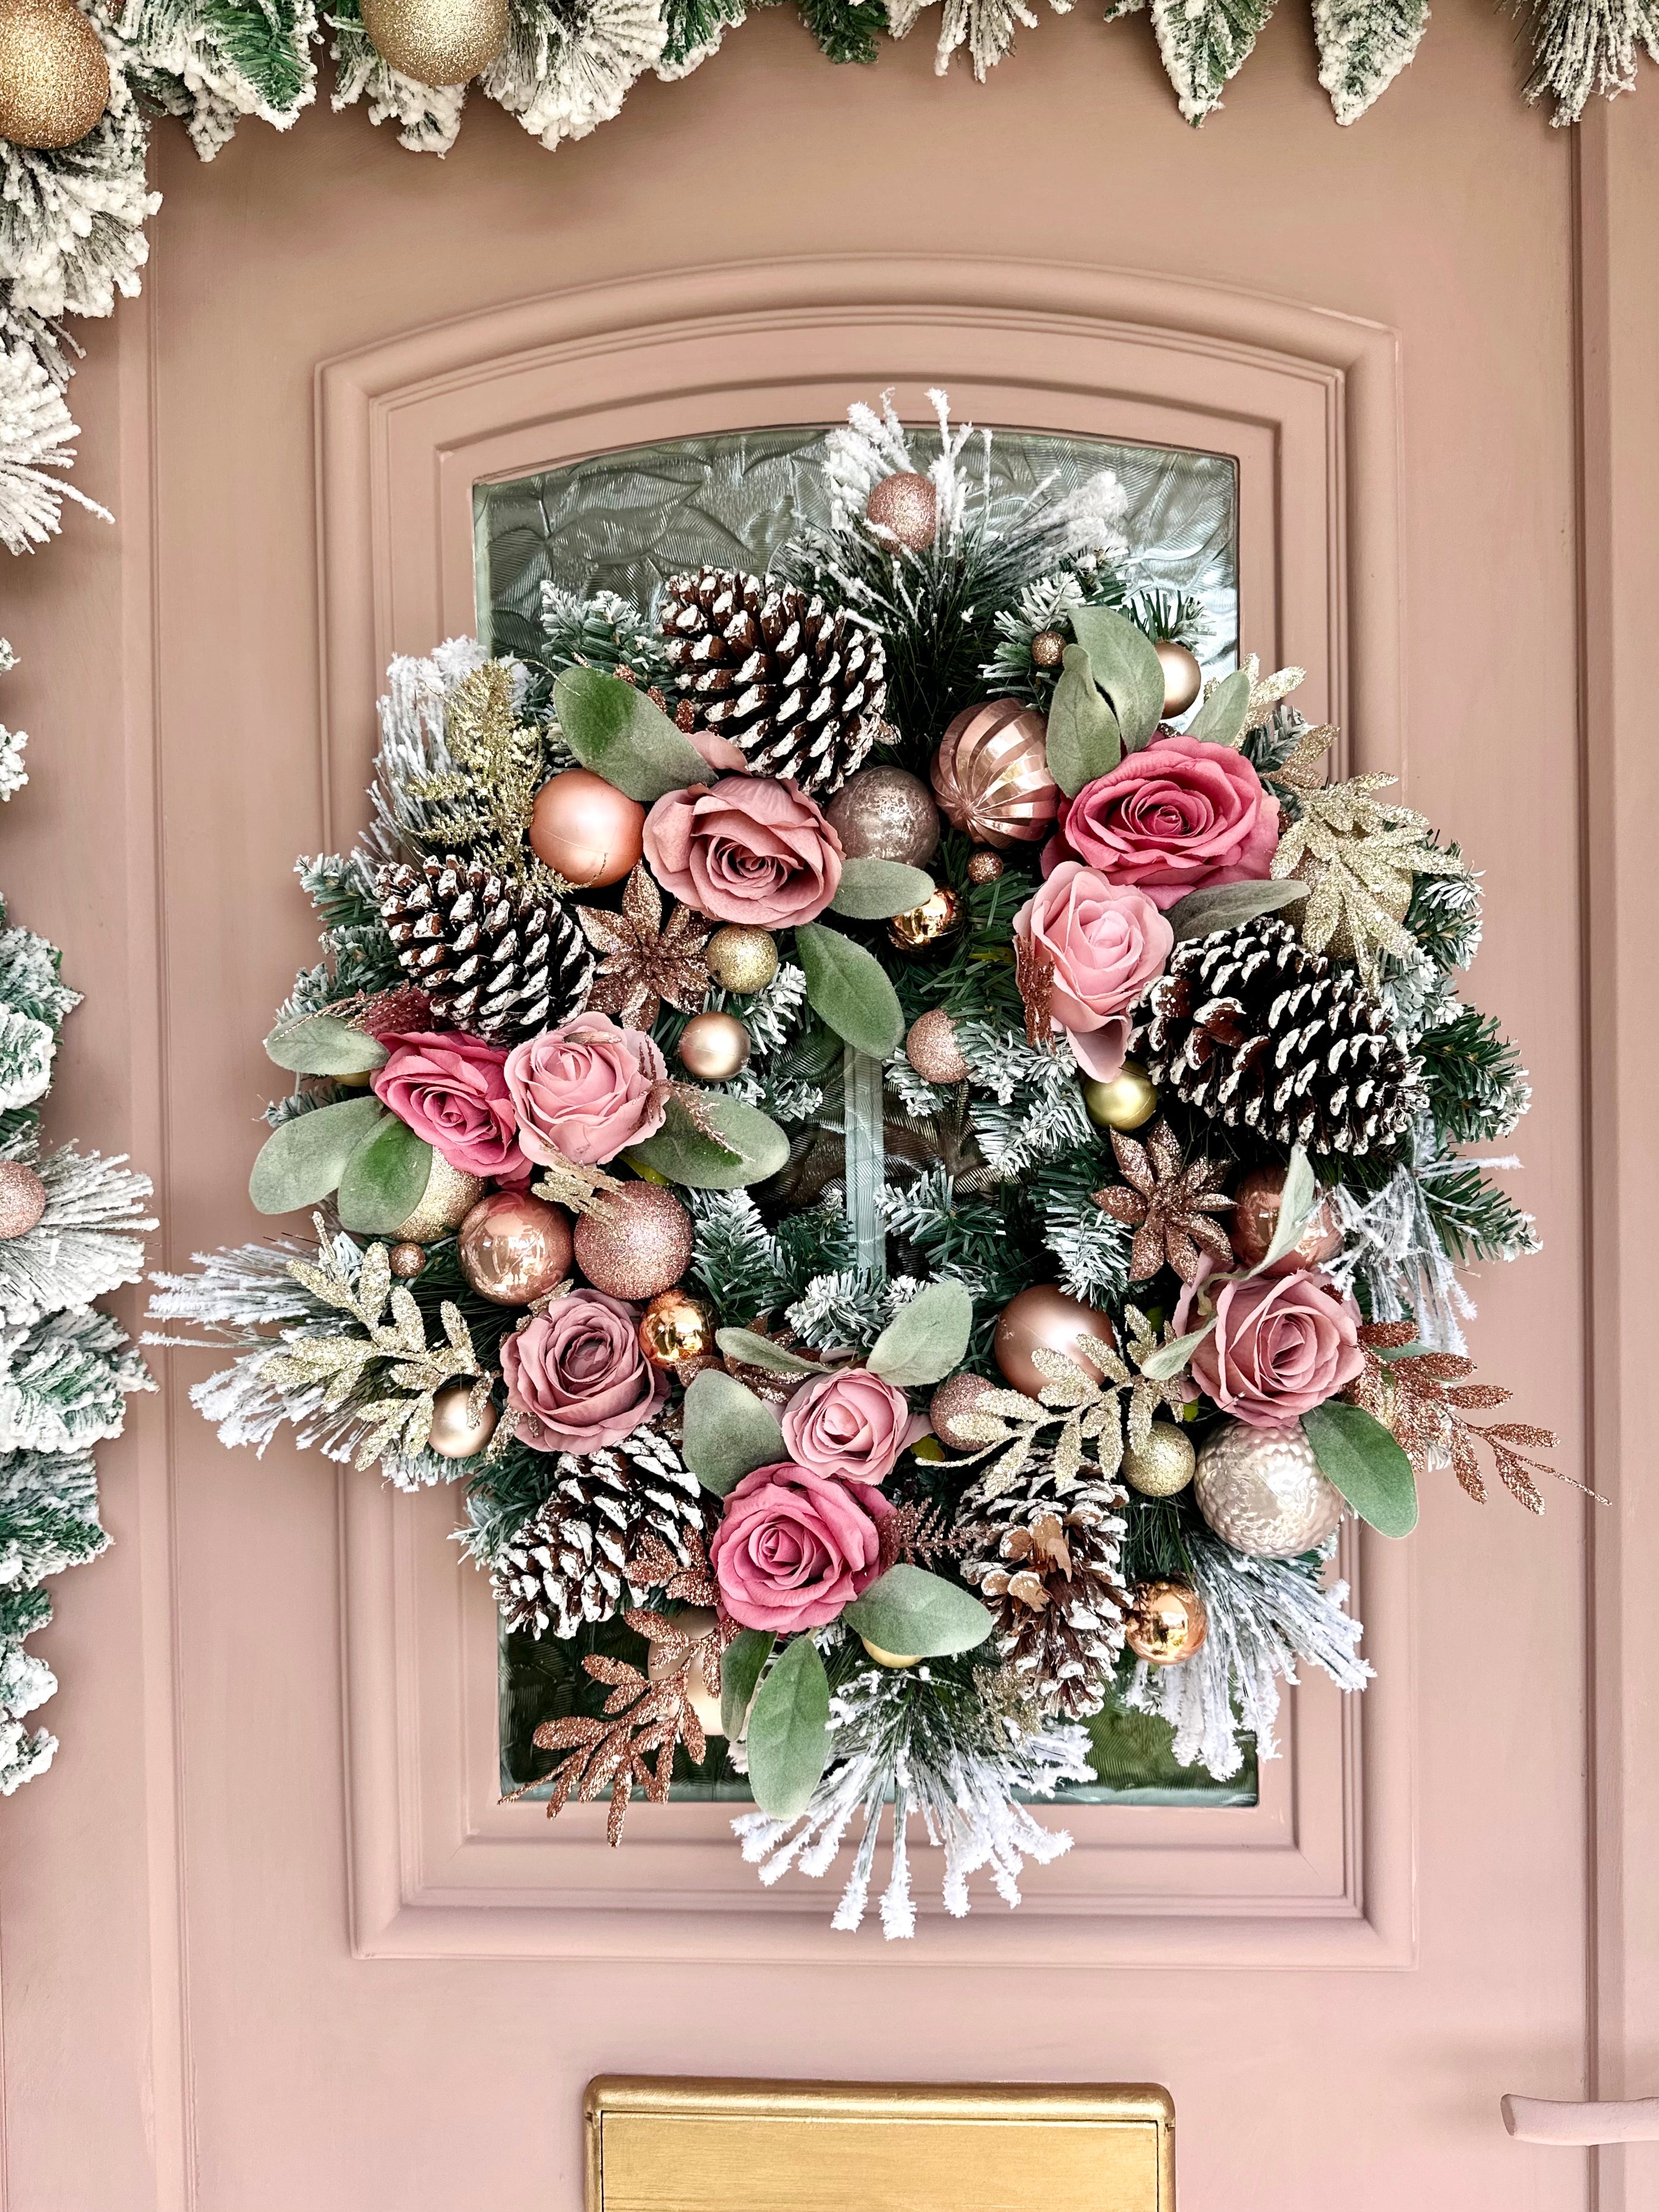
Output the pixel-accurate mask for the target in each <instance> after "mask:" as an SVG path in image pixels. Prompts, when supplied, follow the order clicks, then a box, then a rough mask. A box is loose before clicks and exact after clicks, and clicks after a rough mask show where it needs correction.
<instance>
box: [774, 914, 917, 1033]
mask: <svg viewBox="0 0 1659 2212" xmlns="http://www.w3.org/2000/svg"><path fill="white" fill-rule="evenodd" d="M795 951H796V954H797V956H798V957H799V961H800V964H801V971H802V973H803V974H804V975H805V977H806V1003H807V1005H808V1006H811V1009H812V1012H814V1013H815V1014H816V1015H817V1018H818V1019H819V1020H820V1021H821V1022H822V1023H823V1024H824V1025H825V1027H826V1028H828V1029H832V1030H834V1031H835V1033H836V1036H838V1037H841V1038H842V1040H843V1041H844V1042H846V1043H848V1044H850V1045H851V1046H853V1047H854V1049H855V1050H856V1051H859V1052H866V1053H868V1054H869V1055H870V1057H871V1059H872V1060H885V1059H886V1058H887V1056H888V1054H890V1053H892V1052H894V1051H896V1049H897V1047H898V1041H899V1039H900V1038H901V1037H902V1036H903V1035H904V1014H903V1011H902V1008H901V1007H900V1006H899V1002H898V993H897V992H896V990H895V989H894V988H893V987H892V985H891V983H890V982H889V981H888V980H887V976H886V974H885V972H884V969H883V968H882V964H881V963H880V961H879V960H878V959H877V958H876V957H875V955H874V953H872V952H866V951H865V949H864V947H863V946H862V945H854V942H853V940H852V939H851V938H850V937H843V936H842V933H841V932H840V930H838V929H826V928H825V927H823V923H822V922H818V921H809V922H803V923H802V924H801V925H800V926H799V927H798V928H797V929H796V931H795Z"/></svg>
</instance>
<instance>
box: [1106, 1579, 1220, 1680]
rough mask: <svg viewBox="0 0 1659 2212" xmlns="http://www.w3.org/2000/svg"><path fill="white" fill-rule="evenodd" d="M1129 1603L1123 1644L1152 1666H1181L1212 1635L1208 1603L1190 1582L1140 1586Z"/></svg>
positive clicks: (1131, 1592)
mask: <svg viewBox="0 0 1659 2212" xmlns="http://www.w3.org/2000/svg"><path fill="white" fill-rule="evenodd" d="M1129 1602H1130V1604H1131V1606H1132V1607H1133V1611H1132V1612H1131V1613H1129V1614H1128V1616H1127V1619H1126V1620H1125V1621H1124V1624H1123V1641H1124V1642H1125V1643H1126V1644H1127V1645H1128V1647H1129V1649H1130V1650H1131V1651H1133V1653H1134V1655H1135V1657H1136V1658H1137V1659H1144V1660H1145V1661H1146V1663H1147V1665H1148V1666H1149V1667H1178V1666H1179V1665H1180V1664H1181V1662H1182V1660H1183V1659H1190V1658H1191V1657H1192V1656H1193V1654H1194V1651H1196V1650H1198V1649H1199V1648H1200V1645H1201V1644H1203V1641H1204V1639H1205V1638H1206V1636H1207V1635H1208V1634H1209V1632H1210V1616H1209V1614H1208V1613H1206V1611H1205V1610H1204V1601H1203V1599H1202V1598H1201V1597H1200V1595H1199V1594H1198V1592H1197V1591H1196V1590H1195V1589H1194V1588H1193V1586H1192V1584H1191V1583H1137V1584H1136V1586H1135V1588H1134V1589H1132V1590H1131V1591H1130V1593H1129Z"/></svg>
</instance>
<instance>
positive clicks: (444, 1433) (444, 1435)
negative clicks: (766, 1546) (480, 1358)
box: [428, 1383, 501, 1459]
mask: <svg viewBox="0 0 1659 2212" xmlns="http://www.w3.org/2000/svg"><path fill="white" fill-rule="evenodd" d="M472 1390H473V1385H472V1384H471V1383H445V1384H444V1387H443V1389H441V1390H440V1391H439V1392H438V1393H437V1395H436V1396H435V1398H434V1399H433V1401H432V1434H431V1437H430V1438H429V1439H428V1442H429V1443H430V1444H431V1447H432V1449H433V1450H434V1451H435V1452H436V1453H437V1455H438V1456H439V1458H440V1459H471V1457H472V1456H473V1455H474V1453H475V1452H481V1451H482V1450H483V1448H484V1446H485V1445H486V1444H487V1443H489V1439H490V1438H491V1437H493V1436H494V1435H495V1424H496V1422H497V1421H498V1420H499V1419H501V1414H500V1412H499V1410H498V1409H497V1407H495V1405H494V1404H493V1403H492V1402H491V1401H488V1400H486V1401H485V1403H484V1407H483V1412H482V1413H477V1414H475V1413H473V1410H472Z"/></svg>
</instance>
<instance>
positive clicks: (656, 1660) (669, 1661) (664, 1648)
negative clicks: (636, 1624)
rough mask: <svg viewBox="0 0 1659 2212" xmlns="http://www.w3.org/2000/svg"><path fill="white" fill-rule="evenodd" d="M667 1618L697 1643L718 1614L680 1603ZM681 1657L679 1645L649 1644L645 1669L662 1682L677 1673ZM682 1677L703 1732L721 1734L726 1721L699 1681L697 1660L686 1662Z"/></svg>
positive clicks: (712, 1695)
mask: <svg viewBox="0 0 1659 2212" xmlns="http://www.w3.org/2000/svg"><path fill="white" fill-rule="evenodd" d="M668 1618H669V1619H670V1620H672V1622H673V1624H674V1626H675V1627H676V1628H677V1629H678V1631H679V1632H680V1634H681V1635H682V1636H684V1638H686V1639H687V1641H688V1642H690V1643H692V1644H697V1643H700V1642H701V1641H702V1638H704V1637H705V1636H707V1635H708V1632H709V1631H710V1630H711V1629H712V1628H713V1627H714V1625H715V1621H716V1620H717V1618H718V1616H717V1615H716V1614H715V1613H713V1612H712V1611H711V1610H710V1609H709V1607H707V1606H702V1605H687V1606H682V1607H681V1608H680V1609H679V1611H678V1613H671V1614H670V1615H669V1616H668ZM684 1659H685V1653H684V1650H683V1649H682V1647H681V1646H680V1645H678V1644H659V1643H653V1644H651V1646H650V1647H649V1650H648V1653H647V1658H646V1662H645V1671H646V1673H647V1674H648V1675H649V1676H650V1678H651V1680H653V1682H664V1681H666V1680H669V1678H670V1677H671V1675H674V1674H678V1673H679V1671H680V1667H681V1662H683V1661H684ZM684 1680H685V1693H686V1702H687V1704H688V1705H690V1708H691V1710H692V1711H693V1712H694V1713H695V1714H696V1717H697V1718H698V1719H699V1720H700V1721H701V1722H702V1732H703V1734H704V1735H725V1734H726V1723H725V1722H724V1721H723V1720H722V1719H721V1717H720V1696H719V1693H718V1692H716V1691H713V1690H711V1689H710V1688H709V1686H708V1683H707V1682H705V1681H704V1680H703V1678H702V1662H700V1661H698V1660H696V1659H694V1660H691V1661H690V1662H689V1663H687V1664H686V1666H685V1674H684Z"/></svg>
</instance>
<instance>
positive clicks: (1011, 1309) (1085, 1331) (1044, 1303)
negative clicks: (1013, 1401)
mask: <svg viewBox="0 0 1659 2212" xmlns="http://www.w3.org/2000/svg"><path fill="white" fill-rule="evenodd" d="M1084 1336H1093V1337H1098V1338H1099V1340H1100V1341H1101V1342H1102V1343H1103V1344H1115V1343H1116V1342H1117V1332H1116V1331H1115V1329H1114V1328H1113V1327H1112V1322H1111V1316H1109V1315H1108V1314H1103V1313H1102V1312H1100V1311H1099V1310H1097V1308H1095V1307H1092V1306H1086V1305H1085V1304H1084V1303H1083V1301H1082V1299H1081V1298H1068V1297H1066V1293H1065V1291H1062V1290H1061V1289H1060V1285H1059V1284H1058V1283H1037V1284H1035V1285H1033V1286H1032V1288H1031V1289H1030V1290H1029V1291H1020V1293H1019V1294H1018V1297H1012V1298H1010V1299H1009V1301H1008V1303H1007V1304H1006V1306H1004V1308H1003V1309H1002V1311H1001V1313H1000V1316H998V1319H997V1326H996V1334H995V1335H994V1337H993V1338H992V1340H991V1357H992V1358H994V1360H995V1361H996V1364H997V1365H998V1366H999V1367H1000V1369H1001V1370H1002V1372H1003V1374H1004V1376H1006V1379H1007V1380H1008V1382H1009V1383H1012V1385H1013V1387H1014V1389H1016V1390H1023V1391H1024V1393H1025V1395H1026V1396H1027V1397H1028V1398H1035V1397H1036V1395H1037V1393H1038V1392H1039V1391H1040V1390H1045V1389H1047V1388H1048V1384H1049V1383H1051V1382H1052V1381H1053V1380H1054V1377H1053V1376H1049V1375H1045V1374H1044V1373H1043V1371H1042V1369H1041V1368H1040V1367H1039V1366H1038V1365H1037V1364H1036V1361H1035V1360H1034V1359H1033V1358H1032V1357H1031V1355H1032V1353H1033V1352H1059V1353H1060V1355H1061V1357H1062V1358H1066V1359H1070V1360H1074V1361H1075V1362H1076V1363H1077V1364H1078V1365H1079V1367H1081V1368H1082V1370H1083V1371H1084V1373H1085V1375H1093V1374H1095V1373H1097V1369H1096V1367H1095V1365H1094V1363H1093V1362H1092V1361H1091V1359H1090V1358H1089V1355H1088V1353H1087V1352H1084V1351H1083V1350H1082V1349H1081V1348H1080V1347H1079V1344H1078V1339H1079V1337H1084Z"/></svg>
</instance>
